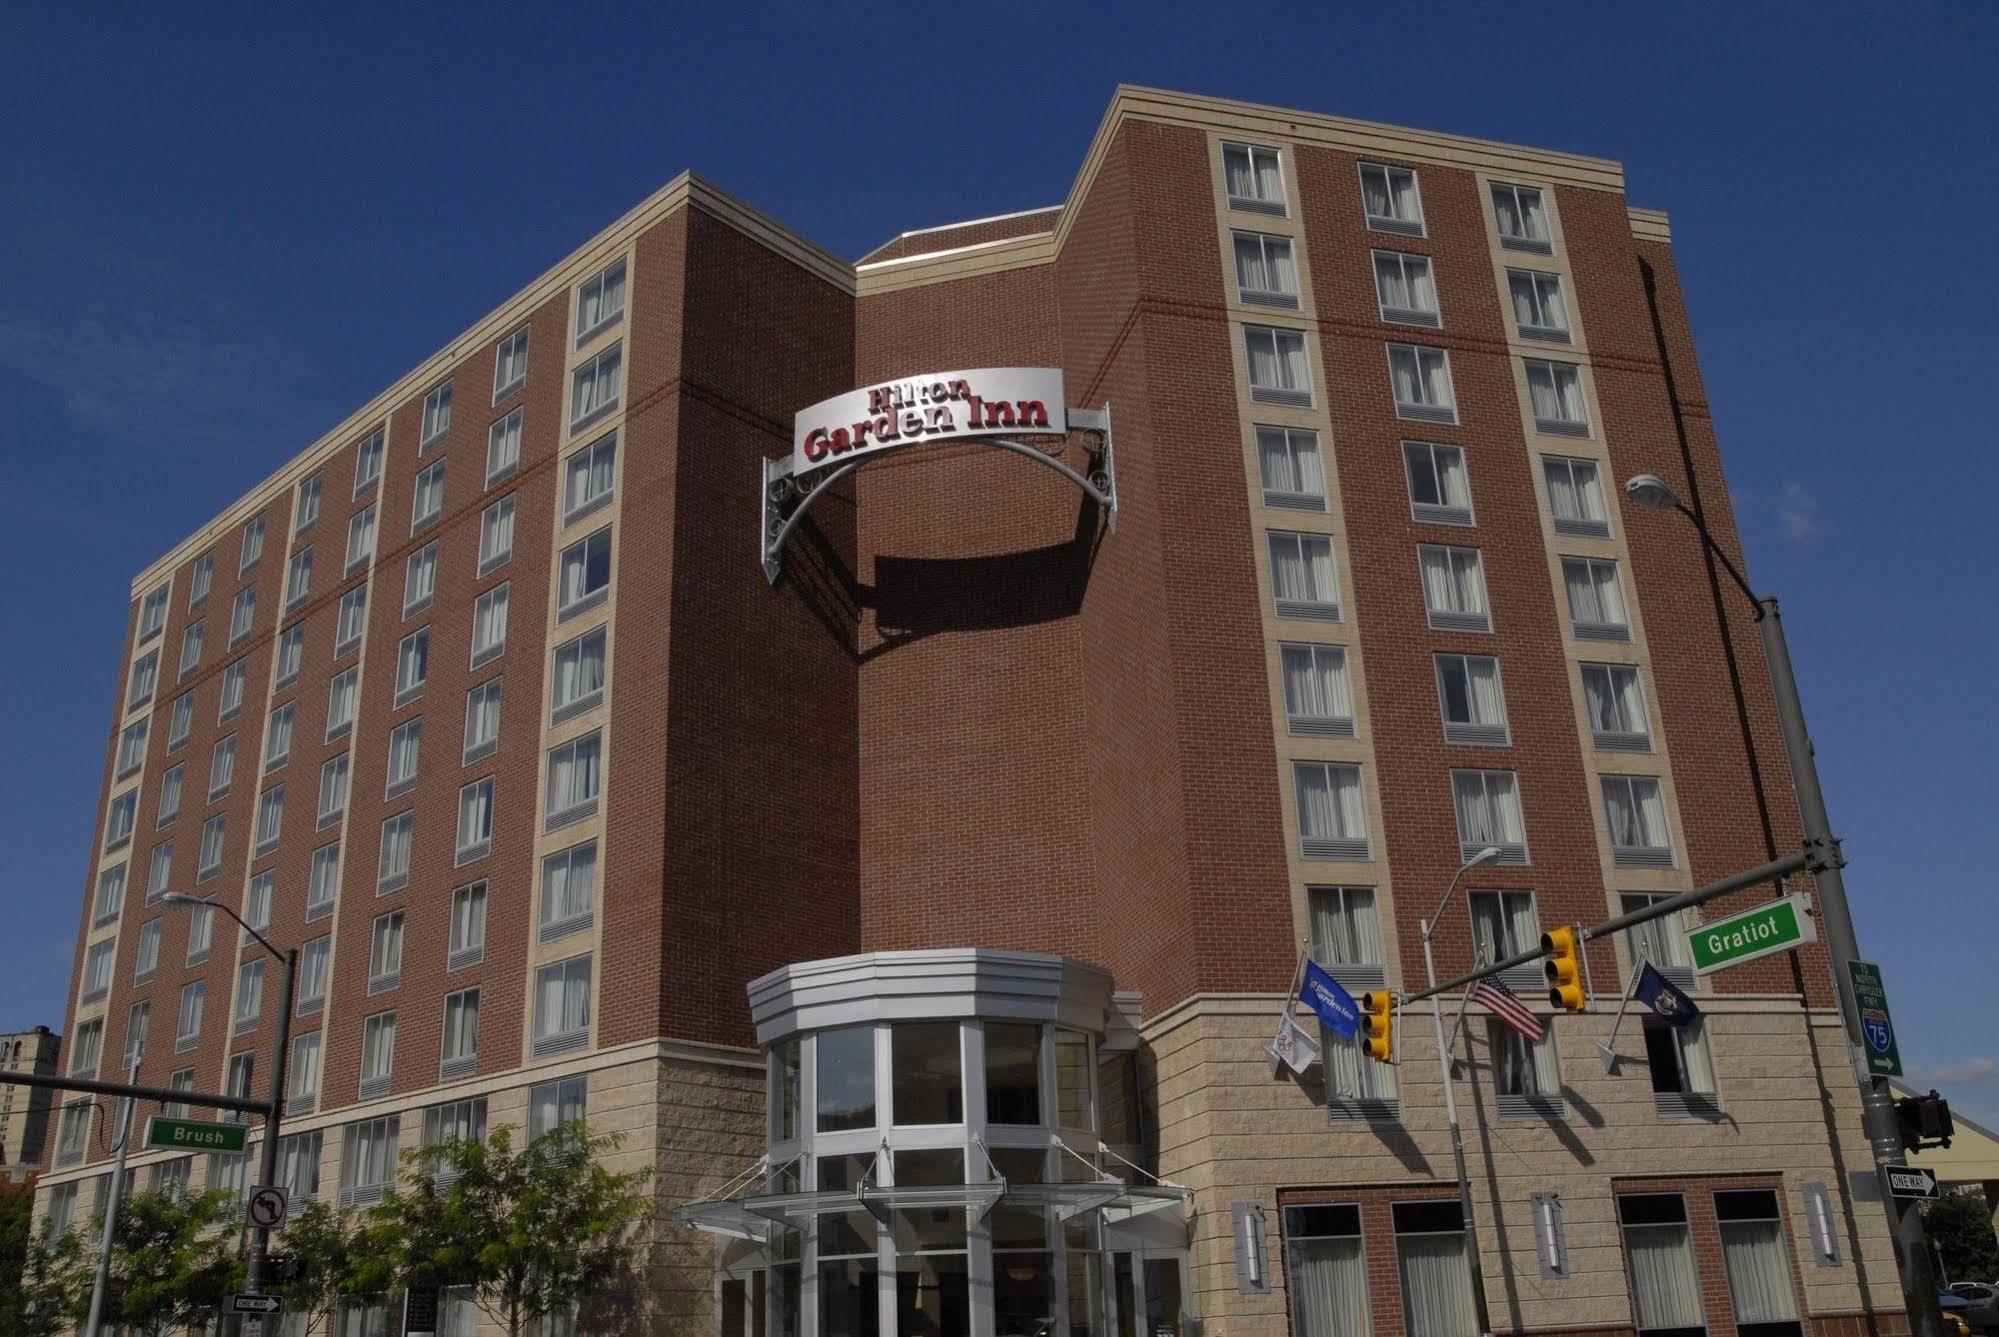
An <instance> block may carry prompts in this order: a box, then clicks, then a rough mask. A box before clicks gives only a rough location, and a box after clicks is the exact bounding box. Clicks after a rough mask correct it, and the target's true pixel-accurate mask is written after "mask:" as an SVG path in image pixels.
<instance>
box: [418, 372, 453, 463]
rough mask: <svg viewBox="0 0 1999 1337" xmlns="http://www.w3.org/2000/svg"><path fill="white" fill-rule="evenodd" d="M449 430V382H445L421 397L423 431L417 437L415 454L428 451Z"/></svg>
mask: <svg viewBox="0 0 1999 1337" xmlns="http://www.w3.org/2000/svg"><path fill="white" fill-rule="evenodd" d="M450 430H451V382H450V381H446V382H445V383H444V384H443V385H440V386H438V387H437V388H436V389H435V390H432V391H431V392H430V393H429V394H427V395H425V396H424V397H423V430H422V432H421V433H420V434H419V435H418V437H417V442H416V448H417V453H418V454H419V455H420V454H422V453H423V452H424V451H426V450H429V449H430V448H431V447H432V446H434V445H436V444H437V443H438V441H439V440H441V439H442V438H443V437H444V434H445V433H446V432H449V431H450Z"/></svg>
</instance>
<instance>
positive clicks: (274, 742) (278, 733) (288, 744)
mask: <svg viewBox="0 0 1999 1337" xmlns="http://www.w3.org/2000/svg"><path fill="white" fill-rule="evenodd" d="M293 710H294V703H293V702H290V701H287V702H285V703H284V704H283V705H282V706H279V707H278V708H277V709H275V710H273V711H272V712H271V716H270V720H269V722H268V723H266V724H265V725H264V770H265V772H266V773H269V772H271V771H275V770H277V769H279V768H280V767H282V766H283V765H284V764H285V763H286V762H287V761H290V760H291V755H292V714H293Z"/></svg>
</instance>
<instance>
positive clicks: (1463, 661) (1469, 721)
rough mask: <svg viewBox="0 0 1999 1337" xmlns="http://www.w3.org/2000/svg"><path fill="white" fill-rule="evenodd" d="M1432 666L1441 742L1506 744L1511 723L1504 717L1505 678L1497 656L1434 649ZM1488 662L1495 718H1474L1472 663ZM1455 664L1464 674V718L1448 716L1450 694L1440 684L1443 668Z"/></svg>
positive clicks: (1472, 744) (1483, 744)
mask: <svg viewBox="0 0 1999 1337" xmlns="http://www.w3.org/2000/svg"><path fill="white" fill-rule="evenodd" d="M1431 660H1432V667H1433V669H1434V670H1435V675H1436V680H1437V715H1438V718H1440V719H1441V720H1443V722H1444V741H1445V742H1446V743H1458V744H1464V745H1469V746H1474V747H1507V746H1509V745H1510V744H1511V743H1512V741H1513V735H1512V732H1511V726H1510V725H1509V723H1508V720H1507V710H1506V677H1505V673H1504V672H1503V671H1502V669H1501V668H1500V664H1499V657H1498V656H1497V655H1468V654H1459V653H1457V652H1455V651H1452V652H1448V653H1446V652H1441V651H1440V652H1438V653H1437V654H1434V655H1432V656H1431ZM1474 662H1476V663H1480V664H1490V665H1491V666H1492V681H1493V687H1494V689H1495V691H1497V693H1498V695H1499V718H1498V719H1497V720H1483V719H1480V718H1478V714H1479V708H1478V694H1477V692H1476V691H1475V690H1473V679H1472V665H1473V663H1474ZM1452 666H1455V667H1456V668H1457V669H1458V670H1459V671H1460V672H1462V673H1463V674H1464V681H1465V705H1466V713H1467V716H1468V718H1466V719H1462V720H1454V719H1452V718H1451V710H1450V694H1449V692H1448V690H1447V689H1446V687H1445V685H1444V679H1445V671H1446V669H1447V668H1449V667H1452Z"/></svg>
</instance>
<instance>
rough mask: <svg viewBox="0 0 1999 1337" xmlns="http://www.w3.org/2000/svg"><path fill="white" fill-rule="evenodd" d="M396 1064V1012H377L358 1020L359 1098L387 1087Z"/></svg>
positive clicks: (375, 1094)
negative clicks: (359, 1032) (359, 1046)
mask: <svg viewBox="0 0 1999 1337" xmlns="http://www.w3.org/2000/svg"><path fill="white" fill-rule="evenodd" d="M395 1068H396V1014H395V1013H393V1012H377V1013H375V1015H373V1016H371V1017H367V1018H364V1019H363V1020H362V1022H361V1089H360V1092H359V1095H360V1098H361V1099H363V1100H366V1099H368V1098H369V1097H370V1096H378V1095H381V1094H382V1093H383V1092H385V1091H387V1090H388V1089H389V1083H390V1081H391V1080H392V1079H393V1077H394V1074H395Z"/></svg>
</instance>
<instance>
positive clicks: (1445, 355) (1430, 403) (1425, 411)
mask: <svg viewBox="0 0 1999 1337" xmlns="http://www.w3.org/2000/svg"><path fill="white" fill-rule="evenodd" d="M1384 347H1385V349H1386V353H1387V358H1388V393H1389V396H1390V397H1391V398H1392V399H1394V401H1395V416H1396V417H1398V418H1401V419H1403V420H1404V421H1406V422H1429V423H1440V424H1443V425H1445V426H1453V425H1455V424H1456V423H1457V420H1458V387H1457V380H1456V378H1455V377H1454V376H1453V375H1452V374H1451V352H1450V350H1449V349H1448V348H1434V347H1432V346H1431V345H1429V344H1410V343H1390V344H1387V345H1385V346H1384ZM1398 359H1402V360H1406V361H1407V362H1408V363H1409V364H1410V370H1411V371H1412V372H1413V373H1414V374H1413V375H1412V376H1411V377H1410V379H1409V385H1410V387H1411V388H1412V389H1413V390H1415V391H1416V392H1417V393H1418V394H1419V395H1420V396H1422V397H1421V398H1417V399H1403V398H1402V396H1401V391H1400V390H1399V389H1398V387H1397V385H1396V375H1395V369H1396V364H1397V361H1398ZM1436 367H1441V368H1442V369H1443V385H1442V389H1443V392H1444V398H1442V399H1434V398H1431V393H1432V390H1431V384H1430V377H1429V376H1428V375H1427V369H1429V368H1436Z"/></svg>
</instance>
